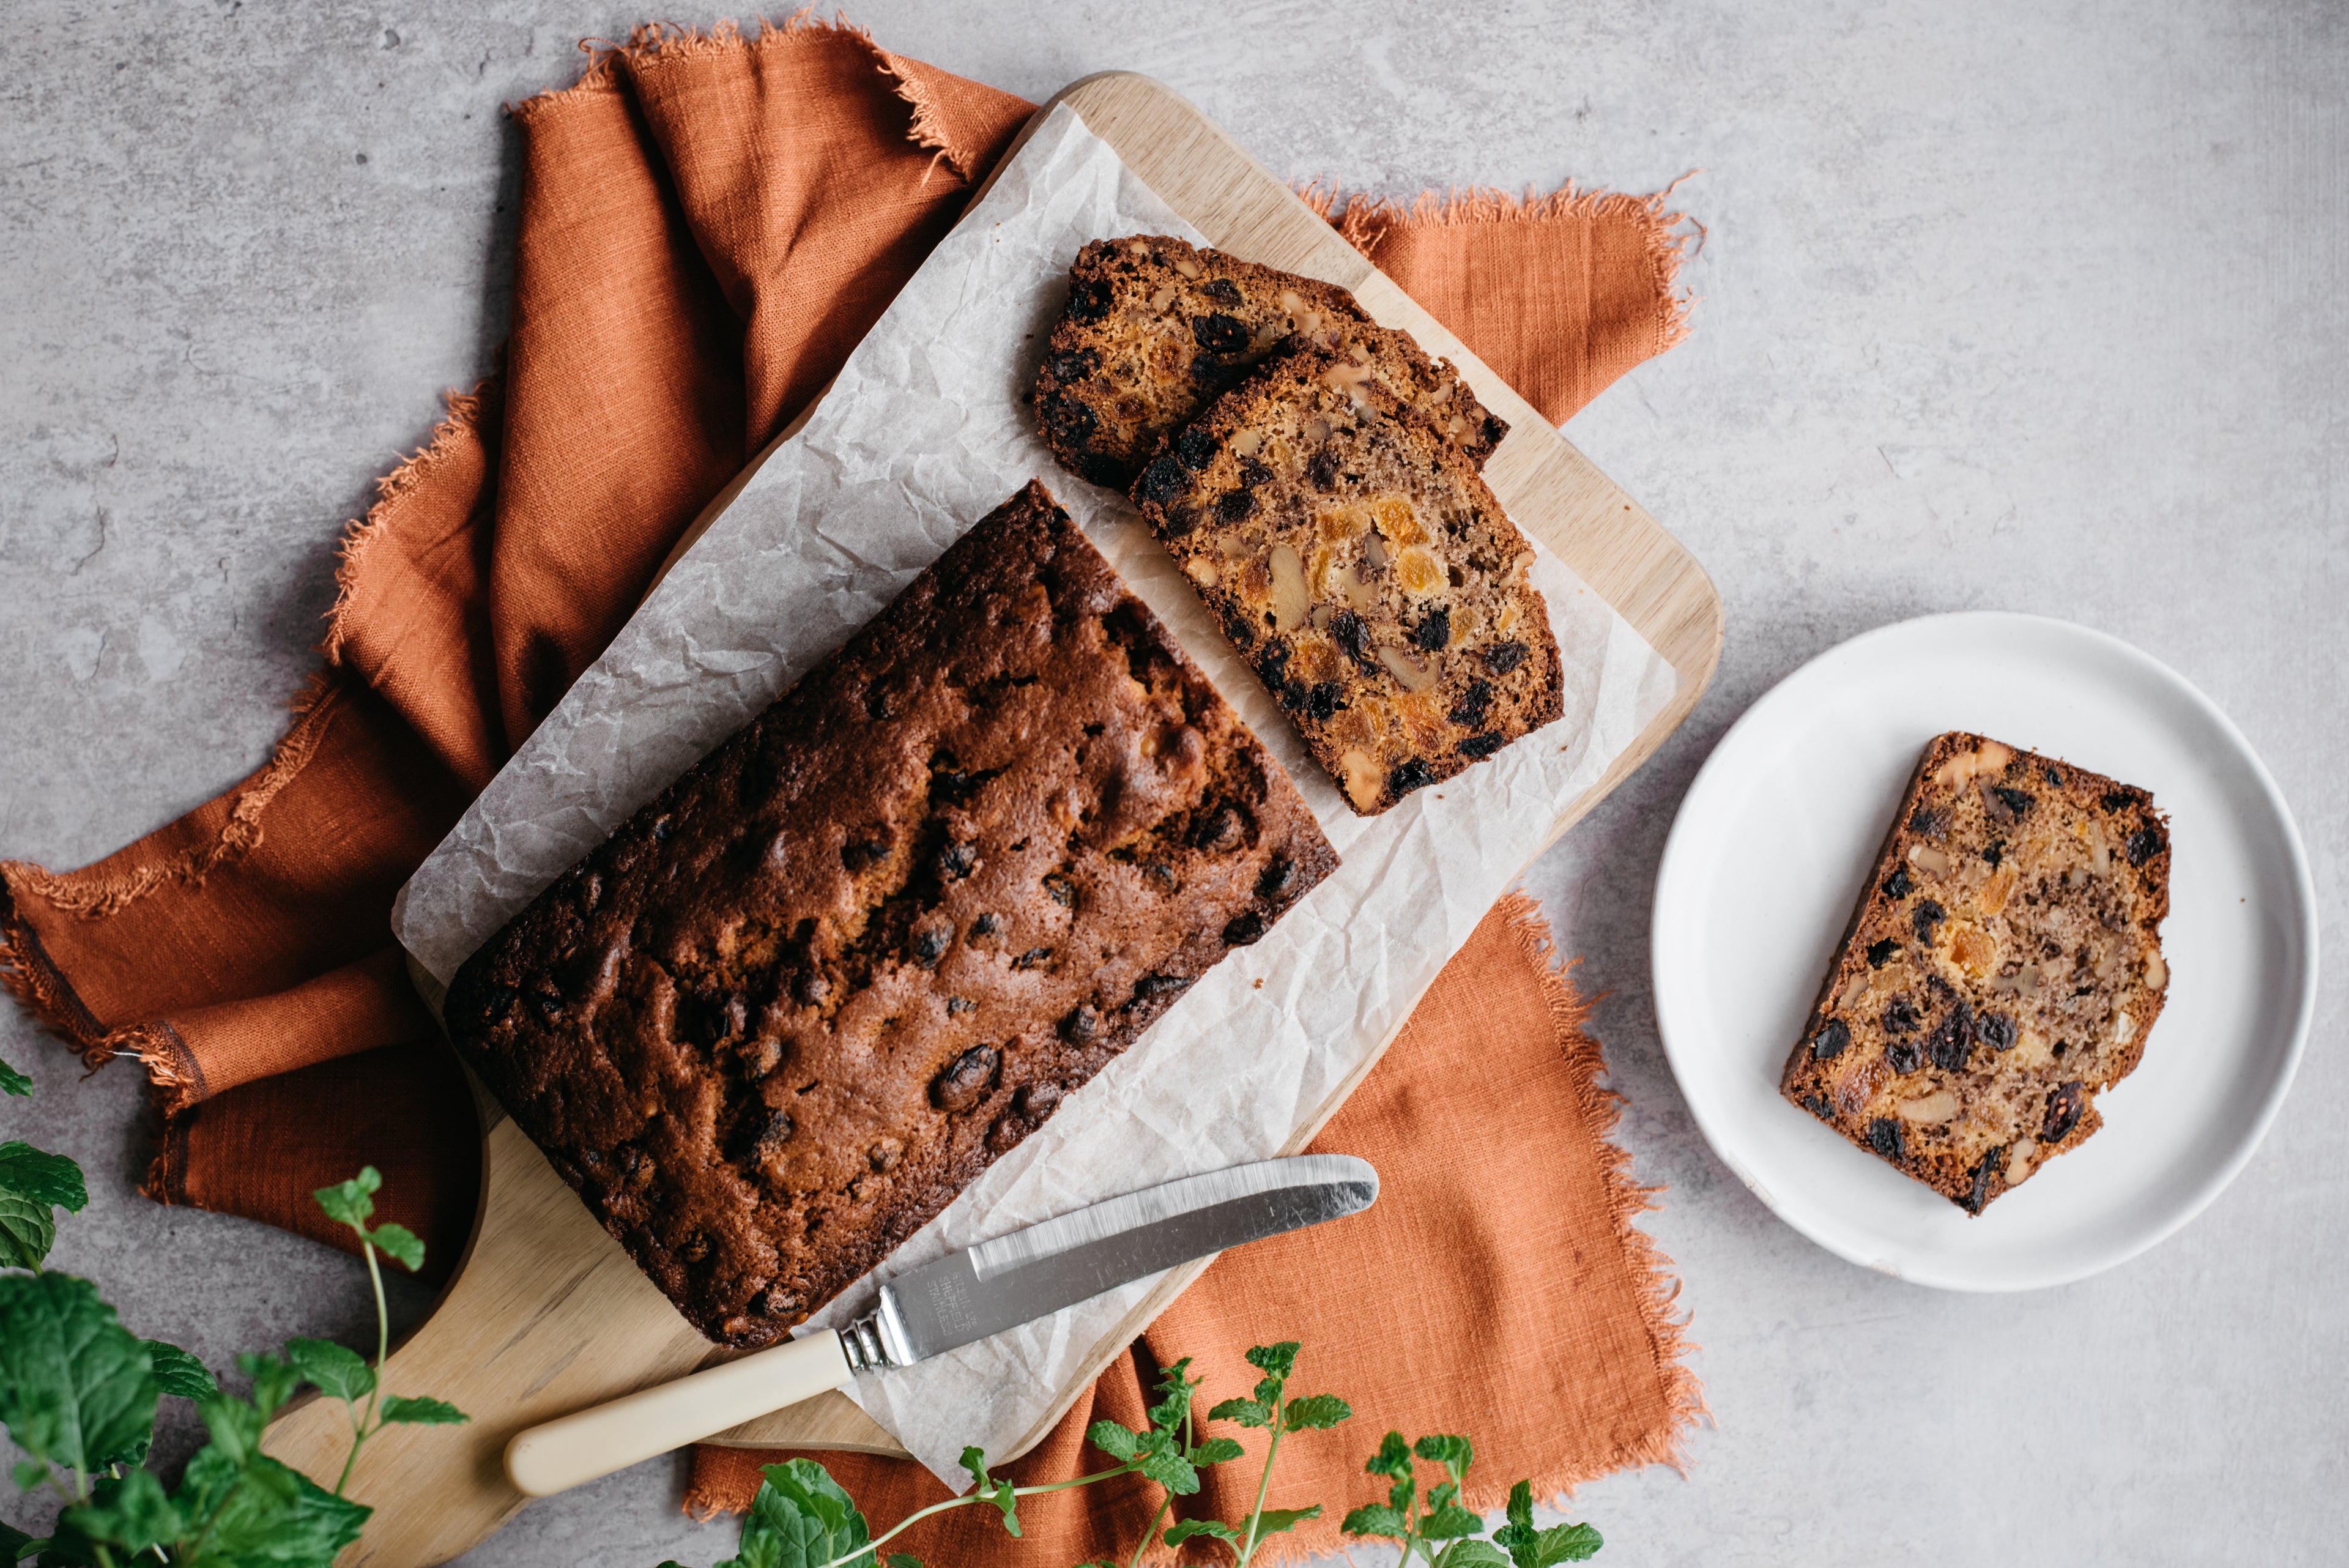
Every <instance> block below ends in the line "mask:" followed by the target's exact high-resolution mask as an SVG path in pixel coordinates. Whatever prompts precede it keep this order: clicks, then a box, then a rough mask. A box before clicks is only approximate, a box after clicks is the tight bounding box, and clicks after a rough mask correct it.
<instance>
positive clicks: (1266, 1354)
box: [1247, 1339, 1298, 1378]
mask: <svg viewBox="0 0 2349 1568" xmlns="http://www.w3.org/2000/svg"><path fill="white" fill-rule="evenodd" d="M1297 1349H1298V1345H1297V1341H1295V1340H1293V1339H1285V1340H1282V1341H1281V1342H1280V1343H1279V1344H1278V1345H1257V1347H1256V1348H1255V1349H1254V1350H1251V1351H1249V1352H1248V1353H1247V1362H1248V1365H1249V1366H1253V1367H1255V1368H1256V1369H1257V1371H1258V1372H1261V1373H1263V1374H1265V1375H1266V1376H1269V1377H1283V1378H1285V1377H1287V1376H1288V1375H1289V1374H1290V1373H1291V1372H1294V1371H1296V1370H1297Z"/></svg>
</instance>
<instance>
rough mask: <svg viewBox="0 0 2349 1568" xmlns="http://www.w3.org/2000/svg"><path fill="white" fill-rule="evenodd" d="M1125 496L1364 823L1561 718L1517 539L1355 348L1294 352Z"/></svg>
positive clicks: (1216, 409) (1554, 658) (1199, 426)
mask: <svg viewBox="0 0 2349 1568" xmlns="http://www.w3.org/2000/svg"><path fill="white" fill-rule="evenodd" d="M1133 496H1134V501H1135V503H1136V504H1138V505H1139V506H1140V507H1141V508H1142V514H1143V517H1144V518H1145V519H1147V520H1148V522H1149V524H1150V525H1151V527H1152V529H1153V530H1154V531H1155V532H1156V534H1157V535H1158V537H1159V539H1160V540H1161V541H1162V542H1163V543H1164V545H1166V548H1167V549H1168V551H1169V552H1170V553H1172V554H1173V556H1174V558H1175V561H1176V563H1177V564H1178V565H1179V566H1181V567H1182V568H1183V571H1184V573H1185V575H1186V576H1189V577H1190V579H1191V582H1192V584H1193V586H1194V587H1196V588H1197V590H1198V592H1199V596H1200V597H1201V598H1203V599H1205V600H1206V603H1207V607H1209V608H1210V609H1212V610H1213V611H1214V612H1215V613H1216V617H1217V618H1219V619H1220V620H1221V621H1222V622H1223V626H1224V632H1225V635H1226V637H1228V638H1229V639H1231V641H1232V644H1233V646H1234V647H1236V648H1237V649H1239V650H1240V651H1241V652H1242V653H1244V654H1246V655H1247V658H1248V659H1249V661H1250V662H1251V663H1252V664H1254V665H1255V667H1256V671H1257V675H1258V676H1259V677H1260V678H1261V679H1262V680H1263V681H1264V683H1265V685H1266V686H1267V687H1268V688H1269V689H1270V690H1271V691H1272V692H1273V694H1274V695H1275V696H1276V697H1277V698H1278V700H1279V701H1280V705H1281V706H1282V707H1283V708H1285V709H1287V710H1288V715H1289V717H1290V719H1291V720H1293V721H1294V722H1295V723H1296V724H1297V727H1298V729H1299V732H1301V733H1302V734H1303V735H1304V737H1305V742H1306V744H1307V746H1308V747H1309V749H1310V750H1311V751H1312V753H1313V756H1314V760H1315V761H1317V762H1319V763H1320V764H1321V765H1322V767H1324V768H1325V769H1327V770H1328V771H1329V773H1330V777H1331V778H1333V779H1335V780H1336V781H1337V783H1338V786H1339V789H1340V793H1341V794H1344V795H1345V797H1346V802H1347V804H1348V805H1350V806H1352V807H1353V809H1354V810H1355V811H1356V812H1358V813H1360V814H1361V815H1365V816H1370V815H1376V814H1377V813H1379V812H1381V811H1384V810H1386V809H1387V808H1388V807H1389V806H1391V805H1394V804H1395V802H1397V801H1399V800H1401V799H1402V797H1403V796H1404V795H1407V794H1411V793H1412V792H1413V790H1416V789H1422V788H1424V787H1425V786H1427V785H1429V784H1437V783H1440V782H1442V781H1443V780H1444V779H1447V778H1450V777H1452V776H1453V775H1454V774H1457V773H1459V772H1460V771H1461V770H1462V769H1464V768H1466V767H1469V766H1471V765H1472V764H1474V763H1478V762H1481V761H1483V760H1484V759H1485V758H1486V757H1489V756H1491V755H1492V754H1493V753H1495V752H1497V751H1499V750H1500V749H1501V748H1502V747H1504V746H1506V745H1507V744H1508V743H1509V742H1512V741H1515V740H1516V739H1517V738H1519V737H1520V736H1522V735H1525V734H1527V733H1529V732H1532V731H1534V730H1537V729H1538V728H1540V727H1541V726H1542V725H1544V724H1547V723H1548V722H1551V721H1552V720H1554V719H1556V718H1557V716H1558V714H1559V713H1560V711H1562V710H1563V706H1564V697H1563V689H1562V686H1563V676H1562V669H1561V665H1560V662H1559V659H1558V651H1557V639H1555V638H1554V637H1552V636H1551V634H1550V629H1549V611H1548V607H1547V605H1545V604H1544V603H1543V601H1542V597H1541V594H1540V592H1539V591H1538V590H1537V589H1536V588H1535V587H1533V585H1532V584H1531V582H1530V581H1528V579H1527V575H1526V574H1527V572H1528V571H1529V569H1530V568H1531V566H1532V565H1533V559H1534V554H1533V547H1532V546H1531V545H1529V544H1527V543H1526V538H1525V535H1522V534H1520V533H1518V532H1517V530H1516V525H1515V524H1512V523H1511V522H1510V521H1509V519H1508V517H1507V515H1506V514H1504V513H1503V512H1502V510H1501V506H1500V503H1499V502H1497V501H1495V499H1494V497H1493V493H1492V491H1491V490H1489V489H1487V488H1486V487H1485V482H1484V480H1483V479H1482V478H1480V477H1478V475H1477V473H1476V471H1475V467H1474V466H1473V465H1472V464H1471V463H1470V462H1468V460H1467V459H1466V458H1465V457H1464V456H1462V455H1461V453H1460V452H1459V450H1458V449H1457V447H1456V446H1454V444H1453V443H1452V442H1451V441H1448V440H1447V439H1445V437H1444V434H1443V432H1441V431H1439V430H1438V429H1437V427H1436V426H1435V424H1434V422H1433V421H1432V420H1431V419H1430V418H1429V417H1428V416H1427V415H1426V413H1425V412H1424V411H1423V410H1419V409H1417V408H1414V407H1413V406H1411V405H1410V404H1408V403H1406V402H1405V401H1403V400H1402V399H1400V398H1398V397H1396V396H1395V395H1394V394H1393V393H1392V392H1391V391H1390V390H1388V389H1387V388H1385V387H1384V386H1383V385H1381V383H1380V382H1379V380H1378V379H1377V378H1376V377H1375V376H1374V375H1373V374H1372V371H1371V363H1370V360H1369V358H1368V357H1367V356H1363V357H1359V358H1358V357H1355V356H1351V355H1347V354H1342V353H1332V352H1329V351H1327V350H1323V349H1319V348H1306V347H1292V348H1290V349H1289V350H1288V351H1287V352H1286V353H1284V354H1283V355H1282V356H1281V357H1280V358H1278V359H1277V360H1275V361H1273V362H1272V363H1270V364H1268V366H1266V368H1265V369H1263V370H1262V371H1260V372H1259V373H1258V374H1257V376H1256V378H1255V379H1251V380H1250V381H1248V382H1247V383H1246V384H1244V385H1243V386H1241V387H1239V388H1237V389H1234V390H1232V391H1230V392H1227V393H1226V394H1225V395H1224V396H1223V397H1222V398H1220V399H1218V400H1216V403H1215V404H1214V406H1213V407H1211V408H1210V409H1208V410H1207V411H1206V413H1205V414H1204V415H1202V416H1201V417H1200V418H1199V419H1198V420H1197V421H1195V423H1193V424H1192V425H1190V426H1189V427H1188V428H1186V429H1185V431H1183V432H1182V433H1181V434H1180V435H1178V436H1176V437H1175V438H1174V442H1173V443H1172V445H1171V447H1170V448H1169V450H1168V451H1167V452H1165V453H1164V454H1163V455H1161V456H1160V457H1158V458H1157V459H1156V460H1154V462H1152V463H1151V465H1150V466H1149V467H1148V468H1147V469H1145V470H1144V471H1143V475H1142V478H1141V480H1140V481H1139V482H1138V483H1136V484H1135V486H1134V490H1133Z"/></svg>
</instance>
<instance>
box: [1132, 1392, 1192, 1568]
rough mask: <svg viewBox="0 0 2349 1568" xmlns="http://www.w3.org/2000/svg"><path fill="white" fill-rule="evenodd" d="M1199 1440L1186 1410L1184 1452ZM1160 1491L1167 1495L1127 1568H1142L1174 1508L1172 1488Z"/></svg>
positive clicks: (1188, 1450)
mask: <svg viewBox="0 0 2349 1568" xmlns="http://www.w3.org/2000/svg"><path fill="white" fill-rule="evenodd" d="M1198 1440H1199V1435H1198V1433H1197V1432H1195V1431H1194V1430H1193V1429H1192V1427H1191V1412H1190V1411H1189V1410H1187V1409H1186V1410H1185V1411H1184V1412H1183V1451H1184V1452H1185V1454H1188V1453H1189V1452H1190V1451H1191V1449H1193V1448H1194V1447H1195V1445H1196V1444H1197V1442H1198ZM1159 1490H1161V1491H1164V1493H1165V1494H1166V1495H1165V1496H1164V1497H1162V1498H1160V1499H1159V1500H1158V1511H1157V1512H1155V1513H1154V1514H1152V1515H1151V1516H1150V1528H1149V1529H1147V1530H1145V1531H1143V1532H1142V1539H1141V1540H1139V1541H1137V1542H1134V1543H1133V1556H1132V1557H1130V1558H1128V1559H1127V1560H1126V1564H1125V1568H1142V1554H1143V1552H1145V1551H1147V1550H1148V1549H1149V1546H1150V1542H1151V1539H1152V1538H1153V1537H1154V1536H1155V1535H1156V1534H1157V1533H1158V1526H1159V1524H1160V1522H1161V1521H1164V1519H1165V1517H1166V1512H1167V1511H1168V1510H1169V1509H1171V1508H1173V1507H1174V1489H1173V1488H1172V1487H1161V1488H1160V1489H1159Z"/></svg>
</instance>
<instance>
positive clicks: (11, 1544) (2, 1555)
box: [0, 1064, 1115, 1568]
mask: <svg viewBox="0 0 2349 1568" xmlns="http://www.w3.org/2000/svg"><path fill="white" fill-rule="evenodd" d="M0 1065H5V1064H0ZM39 1544H40V1540H39V1538H38V1537H37V1536H31V1535H27V1534H26V1533H25V1532H23V1531H21V1530H19V1529H17V1528H16V1526H15V1525H13V1524H11V1523H9V1522H8V1521H6V1520H5V1519H0V1563H14V1562H16V1559H17V1558H19V1557H22V1556H24V1555H25V1549H26V1547H28V1546H37V1545H39ZM1112 1568H1115V1565H1114V1564H1112Z"/></svg>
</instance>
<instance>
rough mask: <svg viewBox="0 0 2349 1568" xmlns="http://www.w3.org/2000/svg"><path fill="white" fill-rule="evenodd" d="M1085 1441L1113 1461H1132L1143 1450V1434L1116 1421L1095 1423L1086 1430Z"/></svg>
mask: <svg viewBox="0 0 2349 1568" xmlns="http://www.w3.org/2000/svg"><path fill="white" fill-rule="evenodd" d="M1085 1441H1087V1442H1089V1443H1091V1444H1092V1446H1093V1447H1094V1448H1096V1449H1100V1450H1101V1451H1102V1453H1105V1454H1107V1455H1108V1456H1109V1457H1110V1458H1111V1459H1132V1458H1133V1456H1134V1454H1135V1453H1136V1452H1138V1451H1139V1450H1140V1449H1141V1447H1142V1434H1140V1433H1139V1432H1136V1431H1135V1430H1133V1428H1131V1427H1121V1426H1119V1425H1118V1424H1117V1423H1116V1422H1115V1421H1095V1422H1094V1423H1093V1424H1092V1426H1090V1427H1087V1428H1085Z"/></svg>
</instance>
